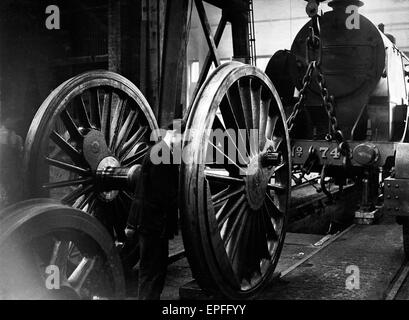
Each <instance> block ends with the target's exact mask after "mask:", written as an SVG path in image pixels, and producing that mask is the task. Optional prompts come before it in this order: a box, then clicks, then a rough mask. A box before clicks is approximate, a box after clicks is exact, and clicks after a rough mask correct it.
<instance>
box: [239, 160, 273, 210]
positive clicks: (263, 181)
mask: <svg viewBox="0 0 409 320" xmlns="http://www.w3.org/2000/svg"><path fill="white" fill-rule="evenodd" d="M260 160H261V156H260V154H258V155H256V156H255V157H253V158H252V159H251V160H250V163H249V165H248V168H247V172H246V178H245V181H246V195H247V200H248V203H249V205H250V207H251V208H252V209H253V210H258V209H260V208H261V206H262V205H263V202H264V198H265V194H266V190H267V185H268V182H269V181H270V179H271V176H272V174H273V173H274V171H273V170H271V169H269V168H267V167H262V166H261V161H260Z"/></svg>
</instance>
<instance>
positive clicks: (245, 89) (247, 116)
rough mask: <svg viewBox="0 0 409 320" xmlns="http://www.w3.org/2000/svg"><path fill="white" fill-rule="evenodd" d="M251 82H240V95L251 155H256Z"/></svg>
mask: <svg viewBox="0 0 409 320" xmlns="http://www.w3.org/2000/svg"><path fill="white" fill-rule="evenodd" d="M250 91H251V90H250V82H249V80H242V81H239V94H240V100H241V105H242V107H243V112H244V121H245V124H246V130H247V137H248V139H249V140H248V141H249V143H250V154H251V155H254V154H255V152H256V150H253V149H252V148H253V145H252V134H251V131H250V130H251V128H252V127H253V117H252V107H251V93H250Z"/></svg>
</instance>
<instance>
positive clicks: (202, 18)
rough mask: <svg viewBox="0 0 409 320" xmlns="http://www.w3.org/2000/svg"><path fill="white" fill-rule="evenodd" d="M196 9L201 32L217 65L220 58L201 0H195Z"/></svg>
mask: <svg viewBox="0 0 409 320" xmlns="http://www.w3.org/2000/svg"><path fill="white" fill-rule="evenodd" d="M195 4H196V9H197V12H198V14H199V19H200V23H201V25H202V28H203V32H204V34H205V38H206V42H207V45H208V46H209V50H210V51H209V52H210V57H211V59H212V61H213V62H214V64H215V66H216V67H218V66H219V65H220V59H219V56H218V54H217V48H216V44H215V42H214V38H213V34H212V29H211V28H210V24H209V20H208V19H207V15H206V11H205V8H204V6H203V1H202V0H195Z"/></svg>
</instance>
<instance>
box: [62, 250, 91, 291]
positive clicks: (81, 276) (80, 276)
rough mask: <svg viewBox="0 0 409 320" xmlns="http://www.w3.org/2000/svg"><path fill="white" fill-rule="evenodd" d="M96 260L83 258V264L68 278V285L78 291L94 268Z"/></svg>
mask: <svg viewBox="0 0 409 320" xmlns="http://www.w3.org/2000/svg"><path fill="white" fill-rule="evenodd" d="M95 262H96V258H94V257H93V258H87V257H84V258H82V260H81V262H80V263H79V264H78V266H77V267H76V268H75V270H74V271H73V273H72V274H71V275H70V277H69V278H68V283H69V284H70V285H71V286H72V287H73V288H74V289H75V290H77V291H79V290H80V289H81V287H82V286H83V285H84V282H85V280H86V279H87V277H88V276H89V274H90V273H91V271H92V269H93V268H94V265H95Z"/></svg>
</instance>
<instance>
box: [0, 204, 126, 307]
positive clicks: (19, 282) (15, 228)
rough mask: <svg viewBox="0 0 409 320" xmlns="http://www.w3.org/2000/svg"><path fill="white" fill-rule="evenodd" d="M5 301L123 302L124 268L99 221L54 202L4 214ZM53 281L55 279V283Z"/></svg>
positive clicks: (0, 270) (1, 275)
mask: <svg viewBox="0 0 409 320" xmlns="http://www.w3.org/2000/svg"><path fill="white" fill-rule="evenodd" d="M0 223H1V234H0V254H1V256H2V260H1V261H0V283H1V285H0V288H1V289H0V291H1V292H0V295H1V296H2V299H36V300H37V299H119V298H123V297H124V293H125V289H124V276H123V272H122V266H121V262H120V260H119V257H118V255H117V253H116V250H115V248H114V246H113V244H112V240H111V237H110V235H109V234H108V233H107V231H106V230H105V228H104V227H103V226H102V225H101V224H100V223H99V222H98V221H96V220H95V219H93V218H92V217H90V216H88V215H84V214H83V213H82V212H81V211H79V210H76V209H73V208H70V207H68V206H64V205H61V204H59V203H56V202H54V201H50V200H30V201H26V202H23V203H20V204H18V205H16V206H13V207H12V208H11V210H8V212H3V213H0ZM51 275H52V277H51Z"/></svg>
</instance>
